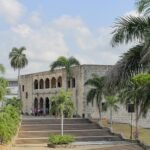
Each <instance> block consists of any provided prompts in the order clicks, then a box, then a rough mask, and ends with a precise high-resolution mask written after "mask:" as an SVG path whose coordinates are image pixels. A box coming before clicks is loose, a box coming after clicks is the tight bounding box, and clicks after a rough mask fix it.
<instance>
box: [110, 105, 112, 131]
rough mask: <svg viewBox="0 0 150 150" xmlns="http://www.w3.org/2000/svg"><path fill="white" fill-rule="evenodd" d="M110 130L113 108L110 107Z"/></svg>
mask: <svg viewBox="0 0 150 150" xmlns="http://www.w3.org/2000/svg"><path fill="white" fill-rule="evenodd" d="M110 129H111V130H112V107H110Z"/></svg>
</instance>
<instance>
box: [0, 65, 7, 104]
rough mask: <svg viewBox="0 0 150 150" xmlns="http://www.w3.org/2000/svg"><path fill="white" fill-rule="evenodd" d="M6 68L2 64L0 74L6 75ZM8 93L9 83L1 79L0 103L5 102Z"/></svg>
mask: <svg viewBox="0 0 150 150" xmlns="http://www.w3.org/2000/svg"><path fill="white" fill-rule="evenodd" d="M4 72H5V68H4V66H3V65H2V64H0V73H4ZM6 93H7V81H6V79H5V78H3V77H0V101H2V100H3V98H4V95H5V94H6Z"/></svg>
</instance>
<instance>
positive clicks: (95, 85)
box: [85, 74, 104, 119]
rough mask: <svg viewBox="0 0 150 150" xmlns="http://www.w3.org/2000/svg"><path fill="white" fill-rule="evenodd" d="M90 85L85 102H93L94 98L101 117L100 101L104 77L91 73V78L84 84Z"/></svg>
mask: <svg viewBox="0 0 150 150" xmlns="http://www.w3.org/2000/svg"><path fill="white" fill-rule="evenodd" d="M87 85H88V86H90V87H91V88H90V90H89V92H88V94H87V103H90V102H91V103H92V105H93V103H94V101H95V100H96V104H97V108H98V110H99V116H100V119H101V101H102V98H103V87H104V77H99V76H98V75H96V74H93V75H92V78H90V79H88V80H87V81H86V82H85V86H87Z"/></svg>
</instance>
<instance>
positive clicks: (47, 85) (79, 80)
mask: <svg viewBox="0 0 150 150" xmlns="http://www.w3.org/2000/svg"><path fill="white" fill-rule="evenodd" d="M111 67H112V66H110V65H80V66H75V67H72V79H71V80H70V81H67V82H66V72H65V69H57V70H55V71H53V72H50V71H45V72H39V73H33V74H28V75H22V76H21V87H22V89H21V97H22V101H23V113H28V114H31V113H33V112H34V111H35V110H38V109H40V110H42V114H49V110H50V109H51V105H52V103H51V97H52V96H54V95H55V94H57V93H58V92H59V91H60V90H61V89H66V87H68V90H69V91H70V92H71V93H72V100H73V102H74V105H75V112H74V114H77V115H79V116H80V117H89V116H90V117H92V118H98V117H99V112H98V109H97V106H96V103H94V105H93V106H92V105H91V104H87V100H86V97H87V93H88V91H89V88H90V87H88V86H84V84H85V82H86V81H87V80H88V79H89V78H91V76H92V74H97V75H99V76H104V75H105V73H106V72H107V71H108V70H109V69H110V68H111ZM66 84H67V86H66ZM104 103H105V100H104V99H103V102H102V105H103V104H104ZM119 107H120V108H119V110H118V112H113V121H115V122H121V123H129V124H130V122H131V121H130V120H131V119H130V118H131V114H130V113H128V112H127V108H126V106H124V105H119ZM133 116H135V115H134V114H133ZM102 117H103V118H108V119H109V110H108V111H106V112H102ZM134 122H135V118H133V123H134ZM134 124H135V123H134ZM139 125H140V126H142V127H147V128H150V113H148V115H147V117H146V118H142V117H141V118H140V121H139Z"/></svg>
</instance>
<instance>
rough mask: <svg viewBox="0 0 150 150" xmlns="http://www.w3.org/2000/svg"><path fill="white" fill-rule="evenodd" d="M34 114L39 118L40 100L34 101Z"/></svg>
mask: <svg viewBox="0 0 150 150" xmlns="http://www.w3.org/2000/svg"><path fill="white" fill-rule="evenodd" d="M34 114H35V115H36V116H37V115H38V99H37V98H35V99H34Z"/></svg>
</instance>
